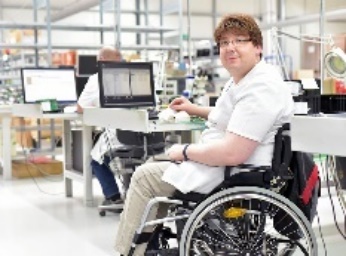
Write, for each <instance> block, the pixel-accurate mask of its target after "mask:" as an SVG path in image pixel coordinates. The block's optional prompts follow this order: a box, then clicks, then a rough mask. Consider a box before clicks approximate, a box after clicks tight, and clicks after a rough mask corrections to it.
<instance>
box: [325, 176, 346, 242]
mask: <svg viewBox="0 0 346 256" xmlns="http://www.w3.org/2000/svg"><path fill="white" fill-rule="evenodd" d="M326 182H327V191H328V196H329V199H330V204H331V206H332V212H333V219H334V224H335V227H336V229H337V230H338V232H339V233H340V235H341V236H342V237H343V238H344V239H345V240H346V235H345V234H344V233H343V232H342V230H341V228H340V226H339V224H338V221H337V219H336V212H335V205H334V201H333V198H332V194H331V191H330V183H329V177H328V175H326Z"/></svg>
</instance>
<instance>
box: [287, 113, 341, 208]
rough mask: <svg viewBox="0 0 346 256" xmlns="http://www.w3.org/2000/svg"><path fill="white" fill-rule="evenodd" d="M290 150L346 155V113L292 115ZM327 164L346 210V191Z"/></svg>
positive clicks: (333, 170) (332, 168)
mask: <svg viewBox="0 0 346 256" xmlns="http://www.w3.org/2000/svg"><path fill="white" fill-rule="evenodd" d="M291 141H292V150H296V151H303V152H308V153H320V154H327V155H331V156H343V157H346V115H345V114H338V115H327V116H294V117H293V119H292V122H291ZM334 167H335V166H329V168H328V173H330V174H332V175H333V177H334V180H335V185H336V189H337V195H338V197H339V199H340V202H342V207H343V208H344V209H345V210H346V191H345V190H343V189H342V188H341V186H340V184H339V177H338V175H337V173H336V171H335V169H334Z"/></svg>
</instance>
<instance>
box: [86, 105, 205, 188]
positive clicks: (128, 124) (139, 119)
mask: <svg viewBox="0 0 346 256" xmlns="http://www.w3.org/2000/svg"><path fill="white" fill-rule="evenodd" d="M148 117H149V116H148V112H147V111H146V110H130V109H114V108H112V109H106V108H85V109H84V111H83V124H84V125H85V126H100V127H104V128H113V129H122V130H130V131H135V132H143V133H151V132H167V131H192V130H196V131H197V130H203V129H204V128H205V125H204V124H203V123H202V122H201V123H181V124H179V123H175V124H161V123H159V122H158V120H155V121H150V120H149V118H148ZM83 140H84V136H83ZM91 146H92V145H91V143H84V142H83V159H86V158H87V155H88V156H89V155H90V150H91ZM86 179H87V180H86V181H85V182H86V183H87V184H86V186H91V185H92V183H91V175H90V176H86ZM89 179H90V180H89Z"/></svg>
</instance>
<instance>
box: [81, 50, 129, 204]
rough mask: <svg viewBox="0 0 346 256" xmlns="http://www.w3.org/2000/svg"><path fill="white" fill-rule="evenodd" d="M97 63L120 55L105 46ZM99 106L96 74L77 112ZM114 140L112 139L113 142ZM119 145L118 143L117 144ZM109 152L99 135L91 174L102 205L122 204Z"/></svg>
mask: <svg viewBox="0 0 346 256" xmlns="http://www.w3.org/2000/svg"><path fill="white" fill-rule="evenodd" d="M97 59H98V61H121V60H122V58H121V54H120V52H119V51H118V50H117V49H114V48H112V47H109V46H105V47H103V48H102V49H100V51H99V53H98V58H97ZM90 106H93V107H99V106H100V89H99V80H98V74H97V73H96V74H94V75H92V76H90V77H89V80H88V82H87V83H86V85H85V87H84V89H83V91H82V93H81V95H80V97H79V99H78V102H77V112H78V113H83V108H85V107H90ZM114 139H115V140H116V138H113V140H114ZM118 144H120V143H118ZM108 150H109V146H108V145H107V141H106V138H105V134H104V133H103V134H101V135H100V137H99V138H98V140H97V141H96V144H95V146H94V147H93V149H92V151H91V157H92V161H91V168H92V172H93V174H94V175H95V176H96V178H97V179H98V181H99V183H100V185H101V188H102V191H103V194H104V196H105V200H104V201H103V203H102V204H103V205H110V204H122V203H123V200H122V199H121V194H120V191H119V188H118V185H117V183H116V181H115V177H114V173H113V172H112V171H111V170H110V168H109V162H110V160H111V159H110V158H109V157H108V156H107V155H105V154H106V153H107V152H108Z"/></svg>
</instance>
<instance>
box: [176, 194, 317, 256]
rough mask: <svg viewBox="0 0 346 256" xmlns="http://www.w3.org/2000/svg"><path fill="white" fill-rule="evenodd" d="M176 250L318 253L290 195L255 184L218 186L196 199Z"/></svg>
mask: <svg viewBox="0 0 346 256" xmlns="http://www.w3.org/2000/svg"><path fill="white" fill-rule="evenodd" d="M179 253H180V254H179V255H182V256H183V255H184V256H187V255H215V256H221V255H238V256H262V255H263V256H264V255H269V256H271V255H273V256H274V255H281V256H285V255H286V256H288V255H306V256H317V243H316V238H315V235H314V233H313V231H312V229H311V224H310V223H309V222H308V220H307V219H306V217H305V216H304V215H303V213H302V212H301V211H300V210H299V209H298V208H297V207H296V206H295V205H294V204H293V203H292V202H290V201H289V200H288V199H286V198H284V197H283V196H281V195H279V194H277V193H274V192H272V191H269V190H266V189H262V188H257V187H256V188H255V187H234V188H230V189H226V190H223V191H220V192H218V193H216V194H214V195H212V196H211V197H209V198H207V199H206V200H205V201H203V202H202V203H200V204H199V205H198V206H197V207H196V209H195V210H194V211H193V212H192V214H191V215H190V217H189V219H188V220H187V222H186V225H185V227H184V229H183V233H182V236H181V240H180V244H179Z"/></svg>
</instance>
